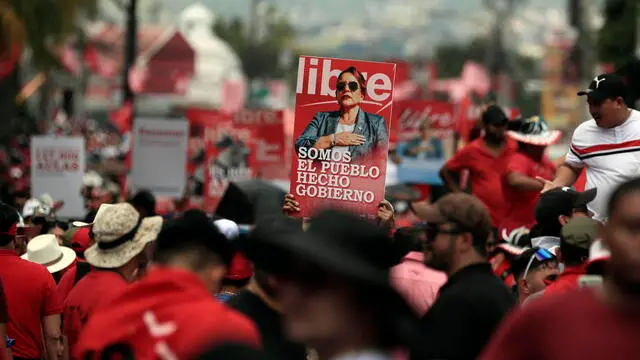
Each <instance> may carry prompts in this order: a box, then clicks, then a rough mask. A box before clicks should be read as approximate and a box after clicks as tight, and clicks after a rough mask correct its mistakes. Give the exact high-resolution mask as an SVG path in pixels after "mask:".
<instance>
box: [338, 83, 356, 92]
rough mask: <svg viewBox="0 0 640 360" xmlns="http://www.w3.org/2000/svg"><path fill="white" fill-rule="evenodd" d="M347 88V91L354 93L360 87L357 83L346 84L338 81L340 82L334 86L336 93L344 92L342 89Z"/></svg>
mask: <svg viewBox="0 0 640 360" xmlns="http://www.w3.org/2000/svg"><path fill="white" fill-rule="evenodd" d="M347 86H348V87H349V90H351V91H356V90H358V88H359V87H360V84H358V82H357V81H348V82H347V81H340V82H338V84H336V89H337V90H338V91H344V89H346V88H347Z"/></svg>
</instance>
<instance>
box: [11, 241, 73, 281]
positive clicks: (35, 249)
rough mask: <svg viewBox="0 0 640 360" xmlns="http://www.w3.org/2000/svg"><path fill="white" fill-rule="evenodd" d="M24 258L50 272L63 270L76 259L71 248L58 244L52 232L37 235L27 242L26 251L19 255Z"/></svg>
mask: <svg viewBox="0 0 640 360" xmlns="http://www.w3.org/2000/svg"><path fill="white" fill-rule="evenodd" d="M21 257H22V258H23V259H25V260H29V261H31V262H34V263H37V264H40V265H43V266H45V267H46V268H47V270H49V272H50V273H52V274H53V273H56V272H58V271H60V270H64V269H66V268H67V267H69V265H71V264H72V263H73V261H74V260H75V259H76V253H75V251H73V249H70V248H68V247H64V246H60V245H59V244H58V238H57V237H56V236H55V235H53V234H45V235H38V236H36V237H34V238H33V239H31V241H29V243H28V244H27V253H26V254H24V255H22V256H21Z"/></svg>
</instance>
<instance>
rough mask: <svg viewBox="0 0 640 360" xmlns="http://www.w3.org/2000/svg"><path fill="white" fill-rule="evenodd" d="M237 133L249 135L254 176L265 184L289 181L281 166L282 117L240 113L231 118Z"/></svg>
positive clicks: (277, 113) (263, 112)
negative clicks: (265, 181)
mask: <svg viewBox="0 0 640 360" xmlns="http://www.w3.org/2000/svg"><path fill="white" fill-rule="evenodd" d="M233 125H234V127H235V128H237V129H243V130H247V131H250V132H251V136H252V141H253V143H255V150H256V154H255V163H254V165H255V173H256V176H257V177H259V178H263V179H266V180H280V179H287V178H288V177H289V166H287V165H288V164H287V163H286V162H285V159H286V155H285V136H284V113H283V111H279V110H268V109H265V110H242V111H240V112H237V113H236V114H235V115H234V116H233Z"/></svg>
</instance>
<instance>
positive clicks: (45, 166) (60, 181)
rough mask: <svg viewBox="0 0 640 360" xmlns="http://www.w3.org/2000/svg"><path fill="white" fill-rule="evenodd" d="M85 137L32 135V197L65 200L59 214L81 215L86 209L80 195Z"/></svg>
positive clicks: (68, 215) (83, 168)
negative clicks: (49, 197)
mask: <svg viewBox="0 0 640 360" xmlns="http://www.w3.org/2000/svg"><path fill="white" fill-rule="evenodd" d="M84 149H85V147H84V138H82V137H45V136H34V137H32V138H31V159H32V161H31V189H32V190H31V191H32V194H33V196H34V197H41V196H42V195H44V194H49V195H50V196H51V197H52V198H53V199H54V200H56V201H64V206H63V207H62V209H60V210H59V211H58V216H60V217H66V218H79V217H84V215H85V213H86V211H85V207H84V199H83V198H82V195H81V190H82V178H83V176H84V170H85V152H84Z"/></svg>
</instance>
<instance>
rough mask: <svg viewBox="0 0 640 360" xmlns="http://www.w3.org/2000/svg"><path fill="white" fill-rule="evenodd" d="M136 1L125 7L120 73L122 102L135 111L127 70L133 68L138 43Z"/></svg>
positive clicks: (133, 95) (132, 0) (131, 0)
mask: <svg viewBox="0 0 640 360" xmlns="http://www.w3.org/2000/svg"><path fill="white" fill-rule="evenodd" d="M137 7H138V0H129V5H128V6H127V29H126V37H125V49H124V68H123V73H122V102H123V104H124V103H126V102H131V105H132V108H134V109H135V106H134V105H135V94H134V93H133V90H132V89H131V86H129V70H130V69H131V68H133V66H134V65H135V61H136V56H137V52H138V51H137V48H138V45H137V42H138V36H137V35H138V18H137Z"/></svg>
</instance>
